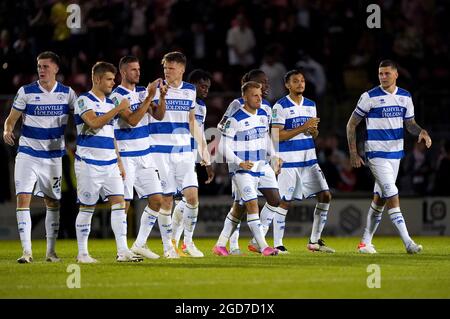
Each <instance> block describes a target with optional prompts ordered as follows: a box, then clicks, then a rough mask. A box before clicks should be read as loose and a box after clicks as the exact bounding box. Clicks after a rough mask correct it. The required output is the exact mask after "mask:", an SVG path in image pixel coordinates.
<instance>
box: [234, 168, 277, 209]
mask: <svg viewBox="0 0 450 319" xmlns="http://www.w3.org/2000/svg"><path fill="white" fill-rule="evenodd" d="M262 172H263V173H264V175H263V176H260V177H259V180H258V190H257V195H258V196H263V194H262V193H261V191H260V189H276V190H278V189H279V188H278V182H277V177H276V175H275V172H274V171H273V169H272V167H271V166H270V164H266V165H265V166H264V167H263V170H262ZM247 175H248V174H247ZM236 194H237V193H236V185H235V182H234V178H232V179H231V196H232V197H233V200H234V201H236V202H239V201H240V198H239V196H236Z"/></svg>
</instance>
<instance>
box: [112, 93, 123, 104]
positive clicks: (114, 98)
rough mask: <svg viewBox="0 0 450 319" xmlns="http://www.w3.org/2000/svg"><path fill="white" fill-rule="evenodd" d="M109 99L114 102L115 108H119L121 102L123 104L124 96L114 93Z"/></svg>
mask: <svg viewBox="0 0 450 319" xmlns="http://www.w3.org/2000/svg"><path fill="white" fill-rule="evenodd" d="M109 98H110V99H111V101H112V102H113V104H114V107H117V106H118V105H119V104H120V102H122V100H123V98H124V96H123V95H121V94H119V93H112V94H111V95H110V96H109Z"/></svg>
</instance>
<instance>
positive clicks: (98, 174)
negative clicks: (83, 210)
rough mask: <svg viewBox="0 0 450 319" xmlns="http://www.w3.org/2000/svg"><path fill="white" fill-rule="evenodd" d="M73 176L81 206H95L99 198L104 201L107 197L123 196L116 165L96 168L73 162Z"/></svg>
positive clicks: (96, 166)
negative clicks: (75, 179)
mask: <svg viewBox="0 0 450 319" xmlns="http://www.w3.org/2000/svg"><path fill="white" fill-rule="evenodd" d="M75 175H76V177H77V195H78V201H79V202H80V204H81V205H86V206H93V205H95V204H97V201H98V198H99V196H101V197H102V199H106V198H107V197H109V196H115V195H117V196H123V195H124V185H123V180H122V176H120V170H119V166H118V165H117V163H115V164H112V165H105V166H98V165H90V164H87V163H86V162H84V161H81V160H75Z"/></svg>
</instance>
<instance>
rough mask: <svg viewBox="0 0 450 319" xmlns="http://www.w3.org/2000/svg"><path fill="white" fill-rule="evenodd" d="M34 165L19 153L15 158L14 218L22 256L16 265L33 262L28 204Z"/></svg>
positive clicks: (35, 177) (33, 177) (35, 174)
mask: <svg viewBox="0 0 450 319" xmlns="http://www.w3.org/2000/svg"><path fill="white" fill-rule="evenodd" d="M34 166H35V163H34V162H33V161H31V160H29V159H28V158H27V156H26V155H23V154H22V153H19V154H18V155H17V156H16V163H15V166H14V182H15V186H16V201H17V206H16V217H17V226H18V230H19V236H20V242H21V244H22V256H21V257H20V258H18V259H17V262H18V263H21V264H22V263H23V264H24V263H30V262H32V261H33V253H32V248H31V214H30V202H31V195H32V193H33V189H34V187H35V184H36V182H37V171H36V170H35V169H34Z"/></svg>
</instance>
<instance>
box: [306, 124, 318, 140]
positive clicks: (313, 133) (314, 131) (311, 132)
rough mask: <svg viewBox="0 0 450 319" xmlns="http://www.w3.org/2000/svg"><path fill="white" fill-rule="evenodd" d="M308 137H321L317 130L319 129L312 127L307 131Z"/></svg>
mask: <svg viewBox="0 0 450 319" xmlns="http://www.w3.org/2000/svg"><path fill="white" fill-rule="evenodd" d="M306 135H311V136H312V137H313V138H316V137H317V136H319V130H318V129H317V127H310V128H309V129H307V130H306Z"/></svg>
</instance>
